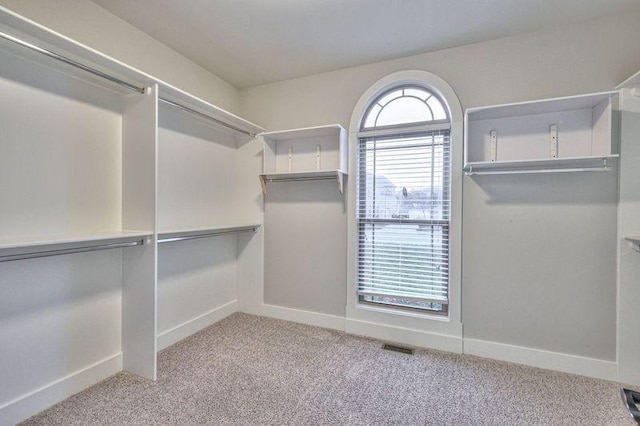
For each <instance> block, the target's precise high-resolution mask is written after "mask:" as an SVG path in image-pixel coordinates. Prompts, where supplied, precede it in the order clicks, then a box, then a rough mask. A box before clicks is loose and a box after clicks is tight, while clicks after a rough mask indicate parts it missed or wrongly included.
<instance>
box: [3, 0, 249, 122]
mask: <svg viewBox="0 0 640 426" xmlns="http://www.w3.org/2000/svg"><path fill="white" fill-rule="evenodd" d="M0 6H4V7H6V8H7V9H9V10H12V11H13V12H16V13H18V14H20V15H22V16H24V17H26V18H29V19H31V20H33V21H35V22H37V23H39V24H41V25H44V26H45V27H48V28H50V29H52V30H54V31H57V32H59V33H61V34H63V35H65V36H67V37H70V38H72V39H74V40H76V41H78V42H80V43H82V44H85V45H87V46H89V47H91V48H93V49H96V50H98V51H100V52H102V53H105V54H107V55H109V56H111V57H113V58H115V59H117V60H119V61H121V62H124V63H126V64H128V65H130V66H132V67H134V68H137V69H139V70H141V71H143V72H145V73H147V74H150V75H152V76H154V77H156V78H159V79H160V80H163V81H166V82H167V83H169V84H171V85H174V86H176V87H178V88H180V89H182V90H185V91H187V92H189V93H191V94H193V95H195V96H198V97H200V98H202V99H204V100H206V101H209V102H211V103H213V104H214V105H217V106H219V107H221V108H223V109H226V110H227V111H230V112H233V113H236V114H237V113H238V110H239V109H238V91H237V89H236V88H235V87H233V86H231V85H230V84H229V83H227V82H225V81H224V80H222V79H221V78H219V77H217V76H215V75H213V74H212V73H210V72H209V71H207V70H206V69H204V68H202V67H201V66H199V65H198V64H196V63H195V62H193V61H191V60H189V59H187V58H186V57H184V56H182V55H181V54H179V53H178V52H176V51H174V50H172V49H170V48H169V47H167V46H166V45H164V44H162V43H160V42H159V41H157V40H155V39H154V38H152V37H150V36H149V35H147V34H146V33H144V32H142V31H140V30H138V29H137V28H135V27H133V26H132V25H130V24H129V23H127V22H125V21H124V20H122V19H120V18H118V17H117V16H115V15H113V14H112V13H110V12H107V11H106V10H104V9H102V8H101V7H99V6H98V5H96V4H95V3H93V2H91V1H89V0H0Z"/></svg>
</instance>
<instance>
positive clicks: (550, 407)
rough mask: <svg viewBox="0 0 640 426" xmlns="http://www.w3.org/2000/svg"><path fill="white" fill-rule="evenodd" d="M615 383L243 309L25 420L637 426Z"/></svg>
mask: <svg viewBox="0 0 640 426" xmlns="http://www.w3.org/2000/svg"><path fill="white" fill-rule="evenodd" d="M618 389H619V386H618V385H617V384H615V383H612V382H606V381H602V380H596V379H589V378H586V377H581V376H575V375H570V374H564V373H557V372H553V371H547V370H542V369H537V368H531V367H525V366H520V365H515V364H510V363H505V362H499V361H493V360H487V359H483V358H478V357H473V356H468V355H456V354H450V353H446V352H439V351H433V350H417V351H416V353H415V355H406V354H402V353H396V352H390V351H386V350H383V349H381V342H380V341H377V340H373V339H367V338H361V337H355V336H352V335H348V334H345V333H341V332H336V331H331V330H326V329H322V328H317V327H310V326H306V325H301V324H296V323H292V322H286V321H280V320H274V319H268V318H263V317H258V316H253V315H246V314H241V313H236V314H234V315H232V316H230V317H228V318H226V319H224V320H222V321H220V322H218V323H216V324H214V325H213V326H211V327H208V328H206V329H204V330H202V331H201V332H199V333H197V334H195V335H193V336H191V337H189V338H188V339H185V340H183V341H181V342H179V343H177V344H175V345H173V346H171V347H170V348H167V349H165V350H164V351H162V352H161V353H160V354H159V356H158V380H157V381H156V382H151V381H148V380H145V379H142V378H139V377H137V376H135V375H132V374H128V373H119V374H117V375H115V376H113V377H111V378H109V379H107V380H105V381H103V382H101V383H99V384H97V385H96V386H93V387H91V388H89V389H87V390H85V391H83V392H81V393H79V394H77V395H74V396H72V397H71V398H69V399H67V400H65V401H63V402H61V403H60V404H58V405H55V406H54V407H52V408H50V409H48V410H46V411H44V412H42V413H40V414H38V415H36V416H34V417H32V418H31V419H29V420H27V421H26V422H25V423H24V424H25V425H45V424H46V425H70V424H203V423H210V424H241V425H250V424H282V425H305V424H312V425H324V424H332V425H334V424H335V425H339V424H344V425H351V424H354V425H358V424H368V425H382V424H402V425H414V424H415V425H418V424H420V425H523V424H527V425H528V424H536V425H633V424H634V422H633V421H632V420H631V418H630V417H629V414H628V413H627V412H626V411H625V408H624V407H623V405H622V402H621V400H620V397H619V396H618Z"/></svg>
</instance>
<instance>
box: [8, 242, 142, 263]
mask: <svg viewBox="0 0 640 426" xmlns="http://www.w3.org/2000/svg"><path fill="white" fill-rule="evenodd" d="M141 245H144V239H140V240H137V241H128V242H123V243H109V244H97V245H92V246H86V247H74V248H66V249H55V250H45V251H36V252H29V253H19V254H7V255H3V256H0V262H10V261H13V260H23V259H35V258H38V257H50V256H60V255H64V254H74V253H85V252H89V251H98V250H108V249H115V248H123V247H134V246H141Z"/></svg>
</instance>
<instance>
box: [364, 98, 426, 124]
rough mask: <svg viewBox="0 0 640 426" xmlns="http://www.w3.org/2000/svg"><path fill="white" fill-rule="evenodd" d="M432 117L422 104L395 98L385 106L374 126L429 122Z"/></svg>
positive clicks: (413, 100)
mask: <svg viewBox="0 0 640 426" xmlns="http://www.w3.org/2000/svg"><path fill="white" fill-rule="evenodd" d="M431 120H433V116H432V115H431V111H430V110H429V108H427V106H426V105H425V103H424V102H422V101H420V100H418V99H416V98H410V97H403V98H397V99H395V100H393V101H391V103H389V104H388V105H386V106H385V107H384V108H383V109H382V111H381V112H380V115H378V120H377V121H376V126H390V125H394V124H404V123H416V122H421V121H431Z"/></svg>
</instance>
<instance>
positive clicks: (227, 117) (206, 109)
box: [158, 80, 264, 138]
mask: <svg viewBox="0 0 640 426" xmlns="http://www.w3.org/2000/svg"><path fill="white" fill-rule="evenodd" d="M158 88H159V93H160V98H159V100H160V102H162V103H165V104H168V105H171V106H173V107H177V108H179V109H182V110H184V111H187V112H190V113H192V114H195V115H196V116H198V117H200V118H204V119H205V120H209V121H212V122H214V123H216V124H219V125H222V126H224V127H226V128H228V129H230V130H233V131H236V132H240V133H244V134H245V135H248V136H250V137H252V138H253V137H255V136H256V135H257V134H259V133H261V132H264V129H263V128H262V127H260V126H258V125H257V124H254V123H252V122H250V121H248V120H245V119H244V118H241V117H238V116H237V115H235V114H232V113H230V112H228V111H225V110H224V109H222V108H219V107H217V106H215V105H213V104H211V103H209V102H207V101H204V100H202V99H200V98H197V97H195V96H193V95H191V94H189V93H187V92H185V91H183V90H180V89H178V88H177V87H174V86H172V85H170V84H168V83H165V82H164V81H160V80H158Z"/></svg>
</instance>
